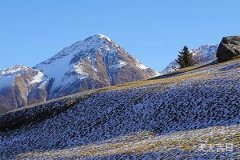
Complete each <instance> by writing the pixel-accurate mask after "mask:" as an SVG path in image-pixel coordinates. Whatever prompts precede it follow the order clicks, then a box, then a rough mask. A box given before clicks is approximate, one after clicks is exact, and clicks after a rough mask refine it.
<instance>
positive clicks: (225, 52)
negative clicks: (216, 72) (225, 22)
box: [216, 36, 240, 62]
mask: <svg viewBox="0 0 240 160" xmlns="http://www.w3.org/2000/svg"><path fill="white" fill-rule="evenodd" d="M216 56H217V58H218V62H225V61H228V60H231V59H234V58H236V57H239V56H240V36H228V37H223V39H222V41H221V43H220V45H219V47H218V50H217V54H216Z"/></svg>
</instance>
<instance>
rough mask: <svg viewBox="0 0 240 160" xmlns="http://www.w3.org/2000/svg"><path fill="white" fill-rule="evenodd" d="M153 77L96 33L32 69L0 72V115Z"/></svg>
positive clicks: (9, 69)
mask: <svg viewBox="0 0 240 160" xmlns="http://www.w3.org/2000/svg"><path fill="white" fill-rule="evenodd" d="M157 75H159V72H157V71H154V70H153V69H151V68H149V67H146V66H145V65H144V64H142V63H141V62H140V61H138V60H137V59H135V58H134V57H133V56H131V55H130V54H129V53H128V52H127V51H125V50H124V49H123V48H122V47H121V46H119V45H118V44H117V43H115V42H114V41H112V40H111V39H110V38H108V37H106V36H104V35H101V34H97V35H94V36H91V37H88V38H86V39H85V40H83V41H78V42H76V43H74V44H72V45H71V46H69V47H66V48H64V49H63V50H61V51H60V52H59V53H57V54H56V55H54V56H53V57H52V58H50V59H48V60H46V61H44V62H41V63H39V64H37V65H35V66H34V67H33V68H30V67H26V66H22V65H17V66H14V67H11V68H8V69H5V70H2V71H0V101H1V104H0V113H1V112H2V113H3V112H6V111H9V110H12V109H15V108H19V107H23V106H25V105H30V104H34V103H39V102H44V101H46V100H49V99H54V98H57V97H62V96H65V95H69V94H73V93H77V92H80V91H85V90H88V89H93V88H101V87H105V86H112V85H116V84H121V83H126V82H132V81H136V80H142V79H148V78H151V77H154V76H157Z"/></svg>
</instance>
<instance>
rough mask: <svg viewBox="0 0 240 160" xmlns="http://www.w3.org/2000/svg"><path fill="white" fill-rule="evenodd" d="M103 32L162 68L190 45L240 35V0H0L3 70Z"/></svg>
mask: <svg viewBox="0 0 240 160" xmlns="http://www.w3.org/2000/svg"><path fill="white" fill-rule="evenodd" d="M97 33H102V34H105V35H107V36H108V37H110V38H112V39H113V40H114V41H116V42H117V43H118V44H120V45H121V46H123V47H124V48H125V49H126V50H127V51H128V52H129V53H131V54H132V55H133V56H135V57H136V58H138V59H139V60H140V61H142V62H143V63H144V64H146V65H147V66H149V67H152V68H154V69H156V70H162V69H163V68H164V67H165V66H166V65H167V64H168V63H169V62H171V61H172V60H174V59H175V58H176V56H177V54H178V51H179V50H181V49H182V47H183V46H184V45H188V46H189V48H196V47H198V46H200V45H202V44H217V43H219V42H220V40H221V38H222V37H223V36H227V35H239V34H240V1H239V0H198V1H197V0H155V1H154V0H145V1H143V0H138V1H137V0H51V1H50V0H49V1H47V0H42V1H40V0H34V1H33V0H28V1H27V0H0V69H3V68H6V67H10V66H13V65H16V64H24V65H27V66H33V65H34V64H37V63H39V62H42V61H43V60H46V59H47V58H50V57H51V56H53V55H54V54H55V53H57V52H58V51H60V50H61V49H62V48H64V47H66V46H69V45H71V44H72V43H74V42H76V41H78V40H82V39H85V38H86V37H88V36H91V35H94V34H97Z"/></svg>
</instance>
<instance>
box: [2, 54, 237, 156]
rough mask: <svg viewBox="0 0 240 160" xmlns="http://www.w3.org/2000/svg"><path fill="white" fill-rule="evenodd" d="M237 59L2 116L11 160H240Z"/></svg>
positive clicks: (4, 142)
mask: <svg viewBox="0 0 240 160" xmlns="http://www.w3.org/2000/svg"><path fill="white" fill-rule="evenodd" d="M239 69H240V59H235V60H232V61H228V62H225V63H219V64H213V65H207V66H203V67H201V68H197V69H193V70H189V71H186V70H184V72H183V71H179V72H181V74H178V75H173V76H169V77H167V78H159V79H155V80H144V81H137V82H133V83H127V84H124V85H119V86H114V87H107V88H102V89H97V90H91V91H86V92H81V93H78V94H74V95H71V96H66V97H62V98H61V99H55V100H53V101H48V102H45V103H42V104H39V105H36V106H32V107H31V108H21V109H19V110H17V111H14V112H9V113H6V114H4V115H0V133H1V134H0V142H1V143H0V155H1V160H5V159H6V160H8V159H19V160H21V159H22V160H24V159H39V160H40V159H89V160H91V159H93V160H94V159H95V160H96V159H134V160H135V159H145V160H146V159H191V160H200V159H201V160H209V159H239V153H240V150H239V148H240V143H239V142H240V137H239V133H240V114H239V113H240V107H239V106H240V99H239V95H240V86H239V81H240V76H239Z"/></svg>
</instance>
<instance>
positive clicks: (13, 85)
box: [0, 65, 51, 113]
mask: <svg viewBox="0 0 240 160" xmlns="http://www.w3.org/2000/svg"><path fill="white" fill-rule="evenodd" d="M50 85H51V79H49V78H47V77H46V76H44V74H43V73H42V72H41V71H39V70H36V69H32V68H29V67H26V66H23V65H16V66H14V67H11V68H8V69H5V70H2V71H0V101H1V104H0V113H1V112H2V113H3V112H6V111H8V110H12V109H15V108H18V107H21V106H24V105H27V104H34V103H39V102H43V101H46V99H47V96H48V94H47V91H48V88H49V87H50Z"/></svg>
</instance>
